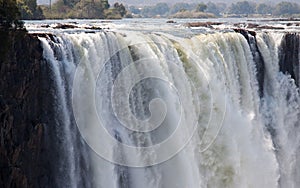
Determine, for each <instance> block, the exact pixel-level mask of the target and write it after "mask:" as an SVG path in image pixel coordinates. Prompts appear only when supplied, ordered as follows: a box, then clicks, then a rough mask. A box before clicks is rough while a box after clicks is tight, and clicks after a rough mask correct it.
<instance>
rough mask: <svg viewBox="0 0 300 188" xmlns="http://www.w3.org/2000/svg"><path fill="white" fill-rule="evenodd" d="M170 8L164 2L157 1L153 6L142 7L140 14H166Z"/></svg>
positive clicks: (149, 15)
mask: <svg viewBox="0 0 300 188" xmlns="http://www.w3.org/2000/svg"><path fill="white" fill-rule="evenodd" d="M169 10H170V8H169V6H168V4H166V3H157V4H156V5H155V6H146V7H144V8H143V10H142V12H141V14H142V15H143V16H144V17H154V16H157V15H160V16H163V15H167V14H168V12H169Z"/></svg>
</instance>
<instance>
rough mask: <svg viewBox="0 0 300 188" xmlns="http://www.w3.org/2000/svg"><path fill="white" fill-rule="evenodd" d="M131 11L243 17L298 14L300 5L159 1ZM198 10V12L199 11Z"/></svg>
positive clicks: (135, 13) (153, 14) (137, 13)
mask: <svg viewBox="0 0 300 188" xmlns="http://www.w3.org/2000/svg"><path fill="white" fill-rule="evenodd" d="M129 11H130V12H131V13H133V16H135V17H176V18H177V17H178V18H184V17H188V18H197V17H204V18H206V17H211V16H212V14H213V16H215V17H222V16H223V17H231V16H232V17H243V16H260V17H261V16H274V17H278V16H288V17H291V16H293V15H294V16H298V15H299V14H300V7H299V5H298V4H297V3H291V2H281V3H278V4H276V5H274V4H270V3H255V2H252V1H245V0H243V1H238V2H236V3H231V4H229V5H227V4H225V3H212V2H208V3H206V4H205V3H201V2H200V3H198V4H196V3H191V4H188V3H176V4H174V5H172V6H170V5H168V4H166V3H158V4H156V5H154V6H145V7H136V6H130V7H129ZM197 12H198V13H197Z"/></svg>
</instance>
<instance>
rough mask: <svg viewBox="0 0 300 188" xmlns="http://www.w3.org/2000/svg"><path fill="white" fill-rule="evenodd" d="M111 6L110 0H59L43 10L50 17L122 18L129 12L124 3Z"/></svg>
mask: <svg viewBox="0 0 300 188" xmlns="http://www.w3.org/2000/svg"><path fill="white" fill-rule="evenodd" d="M109 7H110V5H109V4H108V0H58V1H56V2H55V3H54V4H53V5H52V8H51V9H50V8H49V7H46V6H44V7H43V12H44V14H45V17H46V18H48V19H66V18H79V19H80V18H84V19H103V18H107V19H120V18H122V17H124V16H125V15H126V13H127V10H126V8H125V6H124V5H123V4H119V3H115V4H114V7H113V8H111V9H109Z"/></svg>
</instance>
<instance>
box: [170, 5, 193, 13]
mask: <svg viewBox="0 0 300 188" xmlns="http://www.w3.org/2000/svg"><path fill="white" fill-rule="evenodd" d="M183 9H184V10H191V6H190V5H189V4H188V3H176V4H175V5H173V6H172V7H171V9H170V14H175V13H177V12H179V11H181V10H183Z"/></svg>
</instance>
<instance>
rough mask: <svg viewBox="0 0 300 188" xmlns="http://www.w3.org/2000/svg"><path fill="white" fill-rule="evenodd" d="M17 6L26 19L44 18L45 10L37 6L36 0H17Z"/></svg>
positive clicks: (22, 16)
mask: <svg viewBox="0 0 300 188" xmlns="http://www.w3.org/2000/svg"><path fill="white" fill-rule="evenodd" d="M17 6H18V8H19V11H20V13H21V18H22V19H24V20H35V19H44V15H43V11H42V9H41V7H39V6H37V3H36V0H17Z"/></svg>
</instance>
